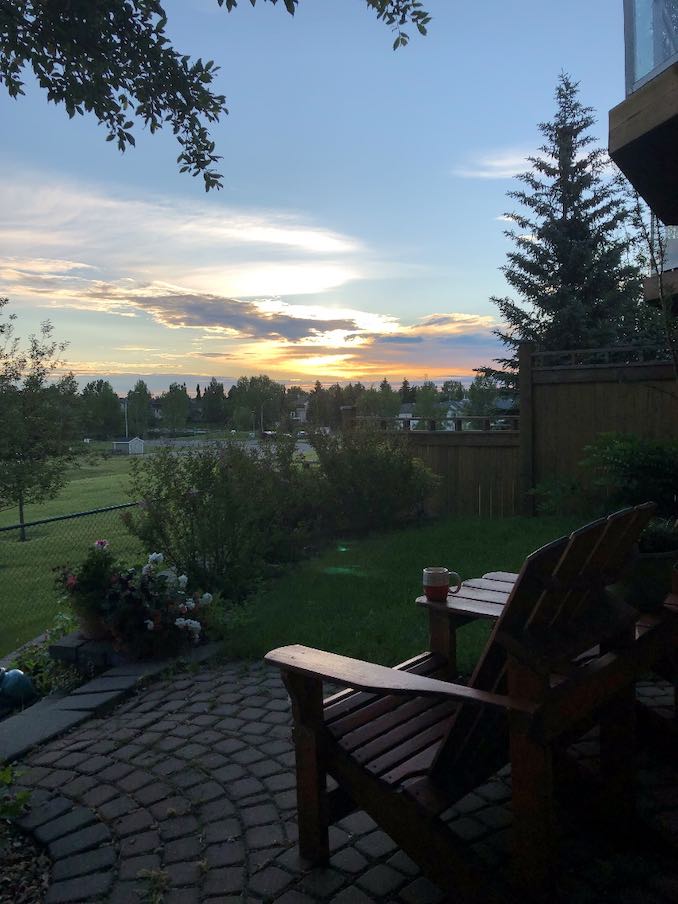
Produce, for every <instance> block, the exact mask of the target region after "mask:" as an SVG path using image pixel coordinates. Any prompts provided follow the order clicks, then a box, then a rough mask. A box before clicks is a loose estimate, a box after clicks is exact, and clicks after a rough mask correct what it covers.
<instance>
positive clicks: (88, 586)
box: [59, 540, 115, 640]
mask: <svg viewBox="0 0 678 904" xmlns="http://www.w3.org/2000/svg"><path fill="white" fill-rule="evenodd" d="M114 569H115V559H114V557H113V553H112V552H111V549H110V544H109V542H108V540H96V541H95V542H94V545H93V546H92V547H91V548H90V550H89V552H88V553H87V555H86V556H85V559H84V561H83V562H82V564H81V565H80V567H79V568H78V569H77V570H75V569H72V568H68V567H65V568H62V569H60V575H59V583H61V584H62V585H63V587H64V589H65V590H66V592H67V594H68V597H69V602H70V604H71V608H72V609H73V613H74V614H75V617H76V618H77V620H78V625H79V628H80V633H81V634H82V636H83V637H84V638H86V639H87V640H103V639H104V638H106V637H108V636H109V633H110V632H109V630H108V627H107V625H106V623H105V621H104V617H103V616H104V608H103V602H104V594H105V590H106V588H107V587H108V585H109V583H110V579H111V576H112V574H113V571H114Z"/></svg>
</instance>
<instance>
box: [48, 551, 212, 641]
mask: <svg viewBox="0 0 678 904" xmlns="http://www.w3.org/2000/svg"><path fill="white" fill-rule="evenodd" d="M103 544H105V545H103ZM163 565H164V556H163V554H162V553H159V552H156V553H151V555H149V557H148V561H147V563H146V564H145V565H144V566H143V567H141V568H138V567H137V568H126V567H124V566H122V565H121V564H119V563H118V562H117V561H116V560H115V558H114V556H113V554H112V552H111V550H110V547H109V544H108V543H107V542H106V541H105V540H104V541H102V540H97V542H96V543H95V545H94V547H93V549H91V550H90V552H89V554H88V555H87V557H86V558H85V561H84V562H83V564H82V566H81V567H80V569H79V570H77V571H72V570H70V569H64V570H63V571H62V576H61V580H62V583H63V585H64V587H65V588H66V590H67V591H68V593H69V595H70V596H71V599H72V603H73V608H74V610H75V612H76V613H77V614H82V612H83V601H86V604H85V606H84V608H85V609H86V613H87V614H90V615H93V614H97V615H99V617H100V618H101V620H102V622H103V623H104V625H105V626H106V627H107V628H108V631H109V632H110V634H111V636H112V638H113V643H114V646H115V647H116V648H117V649H119V650H122V651H124V652H126V653H128V654H130V655H132V656H134V657H139V658H146V657H152V656H156V655H167V654H169V653H173V652H176V651H177V650H178V649H180V648H181V647H182V646H184V645H185V644H186V643H199V642H200V641H201V640H202V639H203V616H204V609H205V607H206V606H209V604H210V603H211V602H212V595H211V594H210V593H202V594H200V593H199V592H193V593H190V592H189V591H188V589H187V588H188V577H187V576H186V575H185V574H181V575H179V574H177V570H176V568H174V567H173V566H169V567H164V568H163Z"/></svg>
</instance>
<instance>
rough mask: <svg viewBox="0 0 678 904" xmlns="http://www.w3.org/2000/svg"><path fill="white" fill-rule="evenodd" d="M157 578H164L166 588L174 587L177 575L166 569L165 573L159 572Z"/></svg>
mask: <svg viewBox="0 0 678 904" xmlns="http://www.w3.org/2000/svg"><path fill="white" fill-rule="evenodd" d="M158 577H159V578H165V583H166V584H167V586H168V587H174V586H175V585H176V583H177V573H176V571H173V570H172V569H171V568H166V569H165V571H159V572H158Z"/></svg>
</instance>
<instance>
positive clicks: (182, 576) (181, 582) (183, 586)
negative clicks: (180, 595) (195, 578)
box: [179, 574, 188, 590]
mask: <svg viewBox="0 0 678 904" xmlns="http://www.w3.org/2000/svg"><path fill="white" fill-rule="evenodd" d="M186 584H188V578H187V576H186V575H185V574H180V575H179V590H185V589H186Z"/></svg>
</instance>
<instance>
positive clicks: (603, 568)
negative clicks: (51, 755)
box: [433, 503, 655, 787]
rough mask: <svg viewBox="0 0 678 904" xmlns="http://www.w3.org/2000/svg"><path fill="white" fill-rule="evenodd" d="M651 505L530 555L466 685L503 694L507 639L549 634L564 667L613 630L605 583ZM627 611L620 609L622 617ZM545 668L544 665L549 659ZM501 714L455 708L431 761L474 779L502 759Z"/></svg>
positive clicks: (552, 653)
mask: <svg viewBox="0 0 678 904" xmlns="http://www.w3.org/2000/svg"><path fill="white" fill-rule="evenodd" d="M654 508H655V506H654V505H653V504H652V503H649V504H646V505H643V506H637V507H636V508H635V509H626V510H624V511H621V512H617V513H615V514H613V515H610V516H609V517H608V518H605V519H600V520H598V521H594V522H592V523H591V524H588V525H586V526H585V527H582V528H580V529H579V530H576V531H574V532H573V533H572V534H571V535H570V536H569V537H564V538H562V539H560V540H556V541H554V542H553V543H550V544H548V545H547V546H544V547H542V548H541V549H538V550H537V551H536V552H534V553H532V554H531V555H530V556H528V557H527V559H526V560H525V563H524V564H523V567H522V569H521V571H520V573H519V575H518V578H517V580H516V582H515V585H514V587H513V590H512V591H511V594H510V595H509V598H508V600H507V602H506V606H505V607H504V611H503V613H502V615H501V617H500V618H499V619H498V620H497V622H496V624H495V627H494V630H493V632H492V634H491V636H490V639H489V640H488V643H487V645H486V647H485V650H484V652H483V654H482V656H481V658H480V660H479V662H478V665H477V666H476V669H475V671H474V673H473V676H472V678H471V682H470V685H471V687H475V688H477V689H482V690H486V691H492V692H495V693H505V692H506V689H507V675H506V672H507V669H506V665H507V654H506V649H505V647H504V646H503V644H502V638H508V639H510V642H511V645H512V646H513V647H514V648H515V647H520V645H521V643H523V644H528V643H530V642H531V641H540V640H545V639H546V640H547V641H548V643H547V644H544V645H543V648H544V649H547V650H548V655H549V661H553V663H554V665H555V664H556V663H557V664H558V666H559V667H560V666H562V660H563V657H568V658H573V657H574V656H577V655H579V654H580V653H582V652H584V651H585V650H587V649H589V648H590V647H591V646H592V645H596V644H597V643H600V642H601V641H602V640H603V638H604V637H606V636H607V634H609V633H610V632H611V631H613V630H614V627H615V626H614V624H613V621H614V618H615V617H616V612H615V611H614V610H613V609H612V608H610V609H609V617H608V610H607V609H606V605H607V604H606V595H605V590H604V588H605V585H606V584H608V583H610V582H611V581H613V580H615V579H616V578H617V576H618V574H619V571H620V570H621V568H622V566H623V564H624V562H625V560H626V559H627V557H628V556H629V554H630V552H631V549H632V547H633V544H634V543H635V542H636V540H637V538H638V535H639V533H640V531H641V530H642V528H643V527H644V526H645V524H646V523H647V521H648V520H649V518H650V517H651V516H652V513H653V511H654ZM623 616H624V617H627V615H626V614H625V613H623V612H622V613H621V614H620V618H621V617H623ZM547 666H548V663H547ZM506 733H507V724H506V717H505V715H504V714H503V713H499V712H496V711H492V710H490V709H489V708H480V709H478V708H475V709H474V708H472V707H469V706H462V707H460V709H459V711H458V713H457V715H456V717H455V719H454V720H453V722H452V724H451V726H450V728H449V730H448V734H447V737H446V738H445V740H444V742H443V744H442V745H441V747H440V749H439V751H438V755H437V758H436V761H435V763H434V766H433V770H434V772H435V773H437V774H438V775H440V776H441V777H442V776H444V775H447V776H448V777H450V779H453V780H454V781H455V782H457V781H459V782H461V783H462V784H465V783H466V782H468V787H472V786H473V785H472V783H475V784H477V783H478V781H482V780H483V778H484V777H486V776H487V775H489V774H490V773H491V771H493V769H495V768H497V767H498V766H499V765H501V763H502V762H505V761H506Z"/></svg>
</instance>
